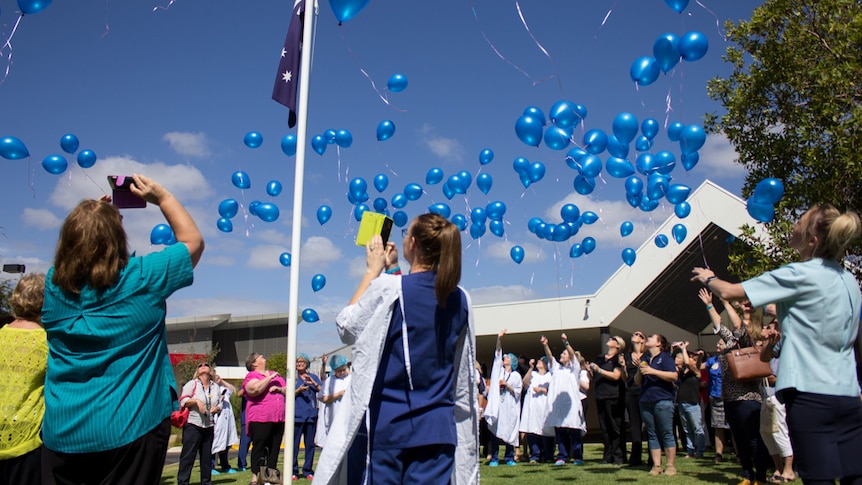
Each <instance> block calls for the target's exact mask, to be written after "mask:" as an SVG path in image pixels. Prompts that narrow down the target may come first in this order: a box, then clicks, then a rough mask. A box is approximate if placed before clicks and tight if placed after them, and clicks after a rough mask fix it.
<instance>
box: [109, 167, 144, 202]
mask: <svg viewBox="0 0 862 485" xmlns="http://www.w3.org/2000/svg"><path fill="white" fill-rule="evenodd" d="M108 183H109V184H111V191H112V194H111V201H112V202H113V204H114V205H115V206H116V207H117V208H119V209H142V208H144V207H146V206H147V201H146V200H144V199H142V198H141V197H138V196H137V195H135V194H134V193H133V192H132V184H134V183H135V181H134V179H132V177H131V176H129V175H108Z"/></svg>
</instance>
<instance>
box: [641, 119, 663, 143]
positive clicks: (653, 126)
mask: <svg viewBox="0 0 862 485" xmlns="http://www.w3.org/2000/svg"><path fill="white" fill-rule="evenodd" d="M659 128H661V125H659V123H658V120H656V119H655V118H647V119H645V120H643V122H642V123H641V133H642V134H643V136H645V137H647V139H649V140H652V139H653V138H655V136H656V135H658V130H659Z"/></svg>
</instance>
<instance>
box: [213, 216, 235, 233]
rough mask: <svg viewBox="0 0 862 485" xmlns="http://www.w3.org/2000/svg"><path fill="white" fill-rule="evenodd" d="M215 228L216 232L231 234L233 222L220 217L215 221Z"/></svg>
mask: <svg viewBox="0 0 862 485" xmlns="http://www.w3.org/2000/svg"><path fill="white" fill-rule="evenodd" d="M216 227H218V230H219V231H221V232H231V231H233V222H231V221H230V219H228V218H226V217H222V218H219V220H218V221H216Z"/></svg>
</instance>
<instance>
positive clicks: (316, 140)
mask: <svg viewBox="0 0 862 485" xmlns="http://www.w3.org/2000/svg"><path fill="white" fill-rule="evenodd" d="M288 136H290V135H288ZM286 138H287V136H286V137H285V139H286ZM284 144H285V140H284V139H283V140H282V144H281V147H282V150H284V151H285V153H287V150H285V148H284ZM352 144H353V135H352V134H351V133H350V132H349V131H347V130H333V129H329V130H326V131H324V132H323V134H322V135H314V136H313V137H311V148H312V150H314V151H315V152H317V154H318V155H323V154H324V153H325V152H326V146H327V145H338V146H340V147H341V148H349V147H350V145H352ZM295 153H296V138H293V153H291V154H290V155H293V154H295ZM290 155H288V156H290Z"/></svg>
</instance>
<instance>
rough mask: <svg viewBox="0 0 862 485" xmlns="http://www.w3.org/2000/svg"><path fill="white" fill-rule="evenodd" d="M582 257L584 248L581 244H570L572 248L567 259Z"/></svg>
mask: <svg viewBox="0 0 862 485" xmlns="http://www.w3.org/2000/svg"><path fill="white" fill-rule="evenodd" d="M583 255H584V247H583V246H582V245H581V243H575V244H572V248H571V249H569V257H570V258H580V257H581V256H583Z"/></svg>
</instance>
